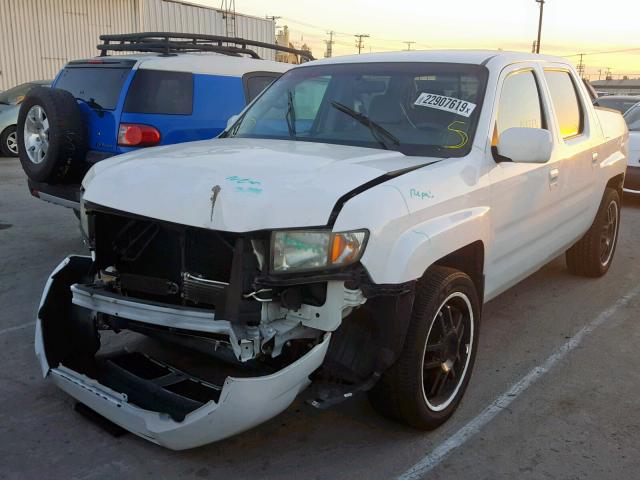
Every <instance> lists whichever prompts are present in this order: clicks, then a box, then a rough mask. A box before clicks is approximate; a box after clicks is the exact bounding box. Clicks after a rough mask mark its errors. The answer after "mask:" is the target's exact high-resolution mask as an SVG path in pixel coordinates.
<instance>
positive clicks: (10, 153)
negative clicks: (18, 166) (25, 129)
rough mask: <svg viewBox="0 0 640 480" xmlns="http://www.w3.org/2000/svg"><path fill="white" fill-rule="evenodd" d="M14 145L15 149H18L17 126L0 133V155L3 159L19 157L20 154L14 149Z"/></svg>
mask: <svg viewBox="0 0 640 480" xmlns="http://www.w3.org/2000/svg"><path fill="white" fill-rule="evenodd" d="M14 144H15V148H17V146H18V143H17V138H16V126H15V125H11V126H10V127H7V128H5V129H4V131H3V132H2V133H0V155H2V156H3V157H17V156H18V153H17V152H16V151H15V148H14V147H13V145H14Z"/></svg>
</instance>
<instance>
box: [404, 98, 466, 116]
mask: <svg viewBox="0 0 640 480" xmlns="http://www.w3.org/2000/svg"><path fill="white" fill-rule="evenodd" d="M413 104H414V105H418V106H421V107H429V108H437V109H438V110H444V111H445V112H451V113H457V114H458V115H462V116H463V117H469V116H470V115H471V114H472V113H473V111H474V110H475V108H476V104H475V103H471V102H466V101H464V100H460V99H458V98H452V97H445V96H444V95H436V94H434V93H421V94H420V96H419V97H418V98H417V99H416V101H415V102H413Z"/></svg>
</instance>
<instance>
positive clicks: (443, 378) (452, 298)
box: [422, 292, 475, 411]
mask: <svg viewBox="0 0 640 480" xmlns="http://www.w3.org/2000/svg"><path fill="white" fill-rule="evenodd" d="M474 328H475V325H474V317H473V309H472V308H471V302H470V301H469V298H467V296H466V295H465V294H463V293H461V292H455V293H452V294H451V295H449V297H447V299H446V300H445V301H444V302H443V303H442V305H441V306H440V308H439V310H438V313H436V315H435V317H434V318H433V320H432V322H431V326H430V328H429V333H428V334H427V341H426V343H425V349H424V352H423V355H422V386H423V395H424V399H425V401H426V403H427V405H428V407H429V408H430V409H431V410H433V411H442V410H444V409H445V408H447V407H448V406H449V405H450V404H451V402H452V401H453V399H454V398H455V397H456V395H457V393H458V391H459V390H460V386H461V385H462V383H463V381H464V378H465V376H466V374H467V369H468V366H469V360H470V359H471V352H472V348H474V347H475V345H473V335H474Z"/></svg>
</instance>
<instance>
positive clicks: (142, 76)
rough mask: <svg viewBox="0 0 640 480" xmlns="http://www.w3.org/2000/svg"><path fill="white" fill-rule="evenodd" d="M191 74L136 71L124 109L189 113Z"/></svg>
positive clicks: (127, 110) (191, 90) (191, 105)
mask: <svg viewBox="0 0 640 480" xmlns="http://www.w3.org/2000/svg"><path fill="white" fill-rule="evenodd" d="M192 110H193V75H192V74H191V73H185V72H165V71H161V70H142V69H140V70H138V71H137V72H136V76H135V77H134V78H133V81H132V82H131V86H130V87H129V92H128V93H127V100H126V102H125V104H124V111H125V112H127V113H155V114H161V115H191V112H192Z"/></svg>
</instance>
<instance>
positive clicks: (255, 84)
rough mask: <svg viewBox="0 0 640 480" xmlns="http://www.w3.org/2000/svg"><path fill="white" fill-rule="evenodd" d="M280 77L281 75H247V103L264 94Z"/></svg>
mask: <svg viewBox="0 0 640 480" xmlns="http://www.w3.org/2000/svg"><path fill="white" fill-rule="evenodd" d="M278 77H280V74H266V73H264V74H260V73H257V74H249V75H245V94H246V96H247V103H249V102H252V101H253V99H254V98H256V97H257V96H258V95H260V94H261V93H262V91H263V90H264V89H265V88H267V87H268V86H269V85H271V83H273V81H274V80H276V79H277V78H278Z"/></svg>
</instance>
